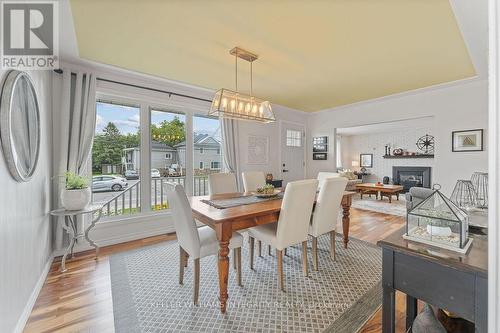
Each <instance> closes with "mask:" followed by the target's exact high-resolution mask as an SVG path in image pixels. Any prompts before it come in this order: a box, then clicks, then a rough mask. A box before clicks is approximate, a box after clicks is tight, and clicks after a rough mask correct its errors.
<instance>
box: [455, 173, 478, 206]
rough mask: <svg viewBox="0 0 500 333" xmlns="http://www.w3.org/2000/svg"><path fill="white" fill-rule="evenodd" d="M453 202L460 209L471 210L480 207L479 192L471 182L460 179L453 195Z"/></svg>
mask: <svg viewBox="0 0 500 333" xmlns="http://www.w3.org/2000/svg"><path fill="white" fill-rule="evenodd" d="M451 201H453V202H454V203H455V204H456V205H458V206H459V207H460V208H463V209H466V210H469V209H472V208H476V207H477V206H478V200H477V192H476V189H475V188H474V185H472V182H471V181H470V180H464V179H459V180H457V183H456V185H455V188H454V189H453V193H452V194H451Z"/></svg>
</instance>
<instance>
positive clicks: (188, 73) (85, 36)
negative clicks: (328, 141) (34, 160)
mask: <svg viewBox="0 0 500 333" xmlns="http://www.w3.org/2000/svg"><path fill="white" fill-rule="evenodd" d="M71 7H72V12H73V19H74V24H75V30H76V35H77V42H78V49H79V56H80V57H81V58H85V59H88V60H92V61H96V62H100V63H105V64H110V65H114V66H118V67H122V68H126V69H130V70H134V71H138V72H141V73H147V74H152V75H156V76H160V77H165V78H168V79H171V80H177V81H181V82H185V83H189V84H193V85H197V86H201V87H206V88H210V89H219V88H221V87H225V88H230V89H232V88H234V57H232V56H231V55H229V52H228V51H229V50H230V49H231V48H232V47H234V46H240V47H242V48H245V49H248V50H250V51H252V52H254V53H257V54H259V55H260V58H259V59H258V60H257V61H256V62H255V63H254V85H253V86H254V94H255V95H256V96H258V97H260V98H263V99H268V100H270V101H271V102H272V103H277V104H281V105H284V106H288V107H291V108H294V109H298V110H302V111H318V110H322V109H327V108H331V107H335V106H340V105H346V104H350V103H354V102H359V101H363V100H368V99H372V98H377V97H381V96H386V95H390V94H394V93H399V92H404V91H408V90H413V89H417V88H422V87H427V86H431V85H435V84H439V83H444V82H449V81H454V80H459V79H463V78H467V77H471V76H474V75H475V70H474V66H473V65H472V62H471V59H470V57H469V54H468V52H467V48H466V46H465V44H464V40H463V38H462V35H461V33H460V30H459V28H458V26H457V22H456V20H455V17H454V14H453V11H452V9H451V7H450V4H449V1H448V0H419V1H415V0H351V1H348V0H336V1H300V0H297V1H287V2H286V3H284V2H283V1H229V0H227V1H222V0H212V1H206V0H205V1H201V0H200V1H196V0H191V1H181V0H173V1H160V0H155V1H153V0H150V1H140V2H139V1H131V0H124V1H119V2H118V1H112V0H72V1H71ZM239 68H240V69H241V71H240V72H239V77H240V80H239V81H240V82H239V86H240V88H241V89H248V87H249V84H248V81H249V80H248V63H246V62H244V61H241V62H240V63H239Z"/></svg>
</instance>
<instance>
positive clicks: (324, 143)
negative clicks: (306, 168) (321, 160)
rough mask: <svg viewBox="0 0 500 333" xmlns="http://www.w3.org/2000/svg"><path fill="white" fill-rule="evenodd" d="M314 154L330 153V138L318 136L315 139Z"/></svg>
mask: <svg viewBox="0 0 500 333" xmlns="http://www.w3.org/2000/svg"><path fill="white" fill-rule="evenodd" d="M313 152H314V153H326V152H328V137H327V136H317V137H314V138H313Z"/></svg>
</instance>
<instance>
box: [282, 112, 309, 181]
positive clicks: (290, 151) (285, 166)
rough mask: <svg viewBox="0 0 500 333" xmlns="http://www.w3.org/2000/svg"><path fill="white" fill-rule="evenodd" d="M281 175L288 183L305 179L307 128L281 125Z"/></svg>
mask: <svg viewBox="0 0 500 333" xmlns="http://www.w3.org/2000/svg"><path fill="white" fill-rule="evenodd" d="M280 134H281V175H282V179H283V186H285V185H286V183H288V182H291V181H294V180H300V179H304V169H305V160H304V158H305V147H304V146H305V128H304V126H303V125H301V124H295V123H289V122H286V121H283V122H282V123H281V133H280Z"/></svg>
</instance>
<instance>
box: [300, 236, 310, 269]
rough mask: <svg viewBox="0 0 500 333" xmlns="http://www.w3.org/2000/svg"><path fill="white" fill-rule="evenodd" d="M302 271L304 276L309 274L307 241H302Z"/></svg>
mask: <svg viewBox="0 0 500 333" xmlns="http://www.w3.org/2000/svg"><path fill="white" fill-rule="evenodd" d="M302 272H303V273H304V276H306V277H307V276H309V272H308V270H307V241H304V242H302Z"/></svg>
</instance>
